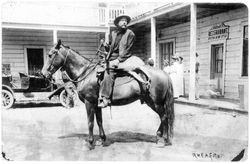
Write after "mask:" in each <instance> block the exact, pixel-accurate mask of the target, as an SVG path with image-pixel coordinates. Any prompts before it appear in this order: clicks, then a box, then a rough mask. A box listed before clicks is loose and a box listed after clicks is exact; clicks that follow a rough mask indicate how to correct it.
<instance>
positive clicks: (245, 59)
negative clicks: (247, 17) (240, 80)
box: [242, 25, 248, 76]
mask: <svg viewBox="0 0 250 164" xmlns="http://www.w3.org/2000/svg"><path fill="white" fill-rule="evenodd" d="M242 53H243V54H242V76H248V25H247V26H244V28H243V52H242Z"/></svg>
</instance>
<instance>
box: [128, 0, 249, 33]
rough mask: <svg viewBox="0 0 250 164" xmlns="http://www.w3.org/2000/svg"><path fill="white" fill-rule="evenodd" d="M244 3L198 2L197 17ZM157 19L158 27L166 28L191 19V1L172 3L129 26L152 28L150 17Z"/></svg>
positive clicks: (224, 10) (239, 6)
mask: <svg viewBox="0 0 250 164" xmlns="http://www.w3.org/2000/svg"><path fill="white" fill-rule="evenodd" d="M244 6H245V5H244V4H242V3H197V19H201V18H204V17H208V16H211V15H215V14H219V13H222V12H227V11H229V10H233V9H237V8H241V7H244ZM153 17H154V18H155V19H156V26H157V27H158V28H165V27H170V26H174V25H177V24H181V23H185V22H189V21H190V3H172V4H168V5H165V6H162V7H160V8H157V9H155V10H152V11H149V12H147V13H144V14H141V15H139V16H137V17H135V18H134V19H132V20H131V22H130V24H129V26H131V27H133V28H137V29H144V30H145V31H148V30H150V26H151V24H150V19H151V18H153Z"/></svg>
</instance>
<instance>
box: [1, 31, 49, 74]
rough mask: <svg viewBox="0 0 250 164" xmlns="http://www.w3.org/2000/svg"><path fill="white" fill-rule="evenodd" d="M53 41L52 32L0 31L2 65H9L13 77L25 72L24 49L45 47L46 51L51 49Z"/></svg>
mask: <svg viewBox="0 0 250 164" xmlns="http://www.w3.org/2000/svg"><path fill="white" fill-rule="evenodd" d="M52 39H53V32H52V31H45V30H22V29H6V28H3V30H2V63H4V64H10V65H11V73H12V75H13V76H14V77H16V76H19V75H18V72H26V70H25V57H24V47H28V46H39V47H41V46H42V47H45V49H46V51H48V49H49V48H50V47H51V45H52Z"/></svg>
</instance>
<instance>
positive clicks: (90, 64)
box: [59, 46, 98, 83]
mask: <svg viewBox="0 0 250 164" xmlns="http://www.w3.org/2000/svg"><path fill="white" fill-rule="evenodd" d="M62 47H63V46H62ZM63 48H64V47H63ZM64 49H65V48H64ZM70 51H72V50H71V49H70V48H68V52H67V55H66V57H65V60H64V63H63V65H62V66H61V67H60V68H59V69H61V68H62V67H63V66H64V65H65V63H66V60H67V58H68V56H69V52H70ZM81 57H83V58H84V59H86V60H87V61H89V62H90V63H89V65H88V66H87V67H86V69H85V70H83V72H82V73H81V74H80V75H79V76H77V77H76V78H75V79H71V78H70V77H69V75H68V73H67V72H66V71H65V75H66V77H67V78H68V80H69V81H71V82H74V83H79V82H81V81H83V80H84V79H85V78H86V77H87V76H88V75H89V74H90V73H92V72H93V71H94V69H95V68H96V66H97V65H98V63H95V64H94V66H93V61H91V60H90V59H88V58H86V57H85V56H81ZM91 66H93V68H92V69H91V70H90V71H88V69H89V68H90V67H91ZM87 71H88V73H87V74H85V73H86V72H87ZM83 74H85V75H84V76H83V77H82V78H81V79H79V80H77V79H78V78H80V77H81V76H82V75H83Z"/></svg>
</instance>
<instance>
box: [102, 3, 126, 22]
mask: <svg viewBox="0 0 250 164" xmlns="http://www.w3.org/2000/svg"><path fill="white" fill-rule="evenodd" d="M123 14H125V10H124V9H123V8H107V7H99V24H100V25H101V26H105V25H108V24H111V23H113V21H114V19H115V18H116V17H118V16H119V15H123Z"/></svg>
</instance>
